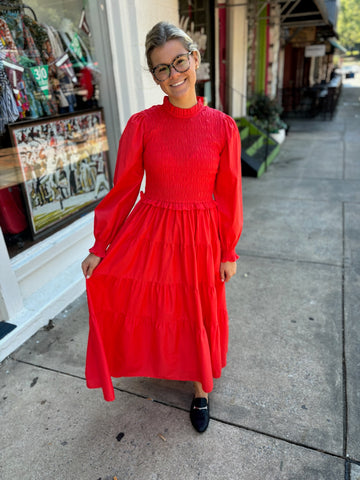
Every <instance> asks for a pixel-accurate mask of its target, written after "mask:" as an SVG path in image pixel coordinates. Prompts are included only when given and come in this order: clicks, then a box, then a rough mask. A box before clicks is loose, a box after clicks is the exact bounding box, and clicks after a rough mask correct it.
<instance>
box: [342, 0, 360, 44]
mask: <svg viewBox="0 0 360 480" xmlns="http://www.w3.org/2000/svg"><path fill="white" fill-rule="evenodd" d="M337 31H338V33H339V37H340V42H341V43H342V44H343V45H344V46H345V47H346V48H348V49H349V50H353V49H354V48H355V45H356V44H358V43H360V0H341V4H340V12H339V18H338V22H337Z"/></svg>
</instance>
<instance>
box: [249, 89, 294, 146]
mask: <svg viewBox="0 0 360 480" xmlns="http://www.w3.org/2000/svg"><path fill="white" fill-rule="evenodd" d="M281 112H282V108H281V107H280V106H279V105H278V103H277V101H276V100H275V99H270V98H269V97H268V96H266V95H257V96H256V97H254V99H253V101H252V102H251V104H250V106H249V108H248V113H249V115H250V116H251V117H252V119H253V121H254V123H255V124H256V125H257V126H258V127H260V128H261V129H262V130H264V131H265V132H266V133H267V135H268V136H269V135H270V136H271V137H272V138H273V139H274V140H276V141H277V142H278V143H282V142H283V141H284V140H285V134H286V129H287V125H286V123H285V122H283V120H281V118H280V115H281Z"/></svg>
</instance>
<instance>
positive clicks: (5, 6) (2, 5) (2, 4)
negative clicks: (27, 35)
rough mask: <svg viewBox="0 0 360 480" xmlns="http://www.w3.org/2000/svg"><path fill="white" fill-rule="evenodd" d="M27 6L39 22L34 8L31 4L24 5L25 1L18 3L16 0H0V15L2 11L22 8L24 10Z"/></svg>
mask: <svg viewBox="0 0 360 480" xmlns="http://www.w3.org/2000/svg"><path fill="white" fill-rule="evenodd" d="M25 8H28V9H29V10H30V11H31V13H32V14H33V16H34V20H35V22H37V17H36V14H35V12H34V10H33V9H32V8H31V7H30V6H29V5H24V4H23V3H20V2H19V3H18V4H16V2H11V3H10V2H9V1H1V0H0V15H1V13H2V12H7V11H9V10H11V11H15V12H16V11H18V12H20V11H21V10H24V9H25Z"/></svg>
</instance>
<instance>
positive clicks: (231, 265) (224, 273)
mask: <svg viewBox="0 0 360 480" xmlns="http://www.w3.org/2000/svg"><path fill="white" fill-rule="evenodd" d="M235 273H236V262H221V263H220V278H221V281H222V282H228V281H229V280H230V278H231V277H233V276H234V275H235Z"/></svg>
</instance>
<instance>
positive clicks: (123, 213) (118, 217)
mask: <svg viewBox="0 0 360 480" xmlns="http://www.w3.org/2000/svg"><path fill="white" fill-rule="evenodd" d="M143 124H144V119H143V116H142V115H141V113H140V114H135V115H133V116H132V117H131V118H130V120H129V121H128V123H127V125H126V127H125V130H124V131H123V134H122V135H121V138H120V142H119V149H118V154H117V160H116V167H115V174H114V187H113V188H112V189H111V190H110V192H109V193H108V194H107V195H106V197H105V198H104V199H103V200H102V201H101V202H100V203H99V205H98V206H97V207H96V208H95V222H94V236H95V244H94V245H93V247H92V248H90V253H93V254H94V255H97V256H98V257H104V256H105V253H106V250H107V248H108V246H109V245H110V244H111V242H112V241H113V239H114V237H115V236H116V234H117V232H118V231H119V229H120V228H121V226H122V224H123V223H124V221H125V219H126V218H127V216H128V215H129V213H130V211H131V209H132V208H133V206H134V204H135V201H136V199H137V196H138V194H139V190H140V186H141V182H142V179H143V176H144V167H143V155H142V154H143V142H144V140H143V128H144V125H143Z"/></svg>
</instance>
